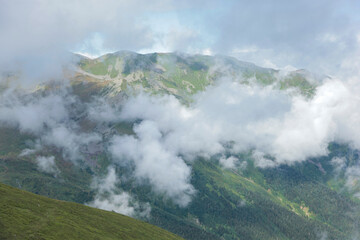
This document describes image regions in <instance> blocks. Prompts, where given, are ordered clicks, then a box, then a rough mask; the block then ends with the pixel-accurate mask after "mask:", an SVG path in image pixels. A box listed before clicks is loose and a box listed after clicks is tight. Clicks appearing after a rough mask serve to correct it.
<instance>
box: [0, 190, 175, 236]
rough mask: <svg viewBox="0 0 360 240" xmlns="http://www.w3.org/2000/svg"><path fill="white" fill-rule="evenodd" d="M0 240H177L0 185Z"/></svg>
mask: <svg viewBox="0 0 360 240" xmlns="http://www.w3.org/2000/svg"><path fill="white" fill-rule="evenodd" d="M0 239H181V238H180V237H178V236H176V235H174V234H172V233H170V232H167V231H165V230H163V229H161V228H158V227H156V226H153V225H150V224H148V223H144V222H141V221H138V220H136V219H133V218H130V217H127V216H123V215H120V214H117V213H112V212H107V211H103V210H99V209H95V208H91V207H87V206H84V205H80V204H76V203H70V202H64V201H58V200H53V199H49V198H46V197H42V196H38V195H35V194H32V193H29V192H26V191H22V190H19V189H16V188H13V187H10V186H7V185H4V184H0Z"/></svg>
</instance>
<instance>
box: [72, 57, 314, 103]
mask: <svg viewBox="0 0 360 240" xmlns="http://www.w3.org/2000/svg"><path fill="white" fill-rule="evenodd" d="M76 60H77V61H79V67H78V68H77V72H78V74H77V75H76V76H75V78H74V80H77V81H80V82H91V83H92V84H99V82H101V83H103V84H105V85H106V90H104V91H105V92H106V93H107V94H109V95H116V94H117V93H119V92H124V91H126V90H127V88H128V86H130V87H131V89H134V88H135V89H138V88H142V89H145V90H146V91H155V92H157V93H168V94H172V95H175V96H176V97H178V98H180V99H184V100H188V98H189V95H192V94H194V93H197V92H199V91H203V90H205V88H206V87H207V86H209V85H211V84H213V83H214V82H216V81H219V80H220V79H231V80H233V81H234V80H235V81H239V82H242V83H244V84H249V83H250V82H256V83H259V84H261V85H270V84H274V85H276V87H277V88H279V89H288V88H291V87H297V88H298V89H299V90H300V91H301V93H303V94H304V95H311V94H313V93H314V89H315V86H316V85H317V84H316V81H317V79H319V77H318V76H315V75H313V74H311V73H309V72H307V71H305V70H297V71H292V72H289V73H286V74H284V73H282V72H280V71H279V70H274V69H270V68H261V67H258V66H256V65H255V64H252V63H248V62H242V61H239V60H237V59H236V58H232V57H227V56H221V55H219V56H206V55H186V54H180V53H179V54H176V53H151V54H137V53H134V52H128V51H120V52H116V53H112V54H106V55H104V56H101V57H99V58H96V59H89V58H86V57H83V56H78V57H77V58H76ZM98 86H99V85H98ZM99 87H101V86H99Z"/></svg>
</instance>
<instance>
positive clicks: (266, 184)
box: [0, 52, 360, 239]
mask: <svg viewBox="0 0 360 240" xmlns="http://www.w3.org/2000/svg"><path fill="white" fill-rule="evenodd" d="M80 68H81V69H80V70H79V71H78V72H77V73H76V74H74V75H72V76H71V89H70V90H71V92H72V93H74V94H75V95H76V96H77V97H78V98H79V99H80V101H81V102H82V103H84V102H85V103H86V102H89V101H90V100H91V99H92V97H94V96H95V97H96V96H105V97H107V98H108V99H110V101H113V102H114V101H117V102H120V103H121V101H122V100H123V98H126V97H127V96H128V95H129V94H132V91H136V90H137V89H139V88H143V89H145V91H149V92H151V93H153V94H162V93H170V94H173V95H175V96H176V97H178V98H179V99H181V100H182V101H183V102H186V103H189V102H191V96H192V94H194V93H196V92H198V91H202V90H204V89H205V88H206V87H207V86H209V85H211V84H216V82H217V81H220V80H221V79H222V78H231V79H232V80H234V81H239V82H241V83H243V84H252V83H253V82H255V83H257V84H261V85H269V84H273V85H274V86H275V87H277V88H278V89H288V88H294V89H296V90H298V91H299V92H300V93H301V94H303V95H306V96H308V97H311V96H312V95H313V94H314V92H315V89H316V83H314V82H313V81H310V80H308V79H309V73H307V72H306V71H295V72H291V73H289V74H288V75H286V76H280V75H279V71H277V70H273V69H266V68H260V67H257V66H255V65H253V64H250V63H245V62H240V61H238V60H236V59H234V58H230V57H224V56H216V57H210V56H202V55H194V56H186V55H180V54H157V53H155V54H147V55H140V54H135V53H131V52H118V53H115V54H108V55H105V56H103V57H101V58H99V59H94V60H91V59H86V58H82V60H81V61H80ZM72 118H74V119H76V121H77V122H78V124H79V125H80V127H81V129H82V131H84V132H92V131H99V129H101V127H102V126H97V124H96V123H94V122H91V121H90V120H88V119H87V118H86V115H84V114H79V116H73V117H72ZM132 125H133V123H124V122H117V123H109V124H108V126H106V127H108V128H109V129H111V132H112V133H114V134H132V133H133V131H132ZM104 137H106V134H104ZM34 140H35V137H34V136H32V135H31V134H25V133H22V132H20V131H18V130H17V129H16V128H14V127H10V126H3V127H1V128H0V181H1V182H3V183H7V184H9V185H12V186H14V187H17V188H21V189H24V190H28V191H31V192H33V193H38V194H40V195H44V196H48V197H51V198H56V199H60V200H67V201H73V202H77V203H87V202H90V201H91V200H92V199H93V198H94V196H95V194H96V193H95V192H94V190H92V188H91V181H92V177H93V176H94V175H96V176H103V175H105V174H106V169H107V166H108V165H109V164H110V162H111V159H110V157H109V154H106V153H103V152H100V153H94V154H91V155H86V158H85V159H86V160H85V161H84V162H81V163H80V164H77V165H75V164H73V163H71V161H69V160H66V159H64V157H63V155H62V154H61V149H56V148H54V147H53V148H51V147H46V148H43V149H42V150H41V152H38V153H37V154H39V155H42V156H50V155H51V156H55V161H56V165H57V167H58V168H59V171H60V173H59V174H58V175H56V176H54V174H49V173H44V172H41V171H39V170H38V168H37V165H36V162H35V157H36V156H35V155H28V156H19V154H20V153H21V151H22V150H23V149H25V148H28V147H29V144H28V143H29V141H30V142H31V141H34ZM237 157H238V158H239V159H240V161H241V162H246V163H247V167H246V168H244V169H241V168H239V169H236V170H229V169H223V168H222V167H221V166H220V164H219V162H218V158H219V157H216V156H214V157H213V158H212V159H209V160H204V159H197V160H196V161H194V162H192V163H188V164H189V165H191V167H192V176H191V184H192V185H193V186H194V188H195V189H196V191H197V192H196V194H195V196H194V197H193V199H192V201H191V203H190V204H189V205H188V206H187V207H185V208H180V207H178V206H177V205H175V204H174V203H173V202H172V201H171V200H169V199H167V198H166V197H164V196H162V195H159V194H155V193H154V192H153V191H152V189H151V186H150V184H147V183H146V182H144V183H143V184H142V185H139V184H137V182H136V180H135V179H134V178H133V177H132V176H131V174H130V173H129V172H130V171H131V169H130V168H131V167H129V166H116V173H117V175H118V176H125V178H126V181H122V182H121V188H122V189H123V190H124V191H127V192H129V193H131V195H132V196H134V197H135V200H136V201H139V202H148V203H150V205H151V217H150V218H148V219H144V220H146V221H148V222H149V223H152V224H154V225H157V226H160V227H162V228H164V229H167V230H169V231H171V232H174V233H176V234H178V235H180V236H182V237H184V238H186V239H320V238H321V236H322V234H325V235H327V237H328V239H354V238H355V239H356V236H357V235H356V234H358V232H357V231H358V229H359V227H360V226H359V223H360V202H359V199H357V198H355V197H353V195H352V193H353V192H351V190H349V189H348V187H347V186H346V174H345V173H344V170H341V171H340V172H338V170H336V168H335V167H334V166H333V165H332V164H331V163H330V161H331V159H332V158H333V157H343V158H345V159H346V162H345V163H346V166H353V165H356V164H358V162H357V161H358V159H359V156H358V153H357V152H356V151H354V150H352V149H350V148H349V147H348V146H346V145H337V144H331V145H330V146H329V155H328V156H326V157H322V158H316V159H309V160H308V161H306V162H304V163H298V164H295V165H293V166H285V165H284V166H279V167H277V168H269V169H260V168H257V167H255V166H254V162H253V159H252V157H251V153H243V154H241V155H238V156H237ZM356 191H358V190H356ZM41 199H42V198H41ZM0 201H2V199H0ZM49 201H50V200H49ZM57 203H63V202H57ZM64 204H65V203H64ZM67 204H68V203H67ZM40 205H41V206H43V205H42V204H40ZM69 206H78V205H69ZM35 207H36V206H35ZM0 209H1V208H0ZM84 209H89V208H84ZM42 211H45V210H42ZM92 211H96V210H94V209H92ZM99 212H101V213H104V212H103V211H99ZM104 214H105V213H104ZM107 214H111V215H112V216H113V215H114V216H119V215H116V214H113V213H107ZM78 217H79V216H78ZM0 221H1V220H0ZM74 221H75V220H74ZM78 221H79V222H81V221H83V219H80V217H79V220H78ZM2 224H3V225H4V223H2ZM74 224H77V220H76V221H75V222H74ZM4 226H5V227H7V225H4ZM56 226H57V225H54V226H52V227H54V228H55V227H56ZM111 226H113V225H111ZM0 227H1V228H2V226H1V225H0ZM10 229H11V228H10ZM9 231H10V230H9ZM22 232H26V231H25V230H24V231H22ZM44 234H46V233H44ZM35 238H36V236H35Z"/></svg>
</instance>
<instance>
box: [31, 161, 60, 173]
mask: <svg viewBox="0 0 360 240" xmlns="http://www.w3.org/2000/svg"><path fill="white" fill-rule="evenodd" d="M36 163H37V165H38V168H39V170H40V171H42V172H46V173H52V174H54V175H55V176H56V175H57V174H58V173H59V172H60V171H59V169H58V168H57V166H56V163H55V157H54V156H49V157H45V156H38V157H36Z"/></svg>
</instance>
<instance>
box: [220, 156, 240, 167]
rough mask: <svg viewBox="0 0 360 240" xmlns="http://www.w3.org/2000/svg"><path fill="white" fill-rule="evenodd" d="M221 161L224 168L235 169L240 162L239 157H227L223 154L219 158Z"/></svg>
mask: <svg viewBox="0 0 360 240" xmlns="http://www.w3.org/2000/svg"><path fill="white" fill-rule="evenodd" d="M219 162H220V164H221V166H223V167H224V168H228V169H235V168H236V165H237V164H238V163H239V159H238V158H236V157H234V156H230V157H228V158H226V157H225V156H222V157H221V158H220V159H219Z"/></svg>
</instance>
